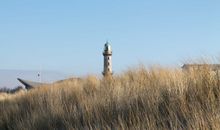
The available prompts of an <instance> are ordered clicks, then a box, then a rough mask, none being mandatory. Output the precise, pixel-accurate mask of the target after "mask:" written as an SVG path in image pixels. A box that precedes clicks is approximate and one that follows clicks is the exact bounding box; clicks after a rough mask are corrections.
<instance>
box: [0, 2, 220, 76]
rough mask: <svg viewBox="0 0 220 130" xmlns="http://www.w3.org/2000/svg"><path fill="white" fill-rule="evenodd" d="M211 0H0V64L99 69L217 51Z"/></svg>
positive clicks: (219, 33)
mask: <svg viewBox="0 0 220 130" xmlns="http://www.w3.org/2000/svg"><path fill="white" fill-rule="evenodd" d="M219 7H220V1H219V0H62V1H60V0H19V1H18V0H4V1H3V0H2V1H0V61H1V62H0V69H10V70H11V69H13V70H39V69H43V70H53V71H58V72H63V73H68V74H75V75H86V74H101V71H102V70H103V56H102V51H103V47H104V44H105V42H106V41H109V42H110V43H111V45H112V48H113V70H114V71H115V72H116V73H120V72H121V71H124V70H126V69H127V68H128V67H132V66H135V65H138V64H140V63H141V64H146V65H151V64H160V65H165V66H166V65H179V64H181V63H182V62H183V61H185V60H187V59H194V58H200V57H201V56H211V57H219V56H220V8H219Z"/></svg>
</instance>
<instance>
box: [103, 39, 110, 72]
mask: <svg viewBox="0 0 220 130" xmlns="http://www.w3.org/2000/svg"><path fill="white" fill-rule="evenodd" d="M103 56H104V70H103V72H102V74H103V75H104V76H109V75H112V74H113V72H112V49H111V46H110V44H109V43H108V42H106V44H105V46H104V51H103Z"/></svg>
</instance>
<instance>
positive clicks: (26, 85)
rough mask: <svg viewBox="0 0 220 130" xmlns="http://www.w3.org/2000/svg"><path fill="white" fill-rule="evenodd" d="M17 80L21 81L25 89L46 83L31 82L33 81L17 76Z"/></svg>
mask: <svg viewBox="0 0 220 130" xmlns="http://www.w3.org/2000/svg"><path fill="white" fill-rule="evenodd" d="M18 81H19V82H21V83H22V84H23V85H24V86H25V88H26V89H31V88H35V87H39V86H42V85H47V84H46V83H39V82H33V81H28V80H23V79H20V78H18Z"/></svg>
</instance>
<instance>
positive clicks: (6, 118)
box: [0, 67, 220, 130]
mask: <svg viewBox="0 0 220 130" xmlns="http://www.w3.org/2000/svg"><path fill="white" fill-rule="evenodd" d="M219 79H220V78H219V77H218V75H213V74H210V72H209V70H208V69H203V70H199V71H193V72H182V71H181V70H172V69H163V68H160V67H159V68H151V69H146V68H144V67H139V68H136V69H130V70H128V71H126V72H124V73H122V74H121V75H116V76H114V77H112V78H106V79H98V78H97V77H94V76H88V77H86V78H84V79H79V80H75V79H71V80H66V81H63V82H58V83H56V84H53V85H51V86H45V87H41V88H37V89H33V90H31V91H29V92H27V93H25V94H23V95H17V96H16V98H10V99H7V98H6V99H4V100H2V101H0V112H1V115H0V129H2V130H4V129H15V130H18V129H22V130H26V129H27V130H30V129H31V130H34V129H39V130H44V129H45V130H47V129H59V130H62V129H68V130H70V129H150V130H153V129H193V130H194V129H220V105H219V104H220V102H219V101H220V100H219V99H220V93H219V92H220V81H219Z"/></svg>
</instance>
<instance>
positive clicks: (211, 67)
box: [182, 64, 220, 72]
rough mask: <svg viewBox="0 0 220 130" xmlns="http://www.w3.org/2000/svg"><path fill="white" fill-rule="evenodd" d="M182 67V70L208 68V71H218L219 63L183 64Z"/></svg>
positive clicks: (219, 69) (219, 70)
mask: <svg viewBox="0 0 220 130" xmlns="http://www.w3.org/2000/svg"><path fill="white" fill-rule="evenodd" d="M182 69H183V70H184V71H195V70H203V69H209V70H210V71H214V72H220V64H184V65H183V66H182Z"/></svg>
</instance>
